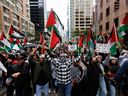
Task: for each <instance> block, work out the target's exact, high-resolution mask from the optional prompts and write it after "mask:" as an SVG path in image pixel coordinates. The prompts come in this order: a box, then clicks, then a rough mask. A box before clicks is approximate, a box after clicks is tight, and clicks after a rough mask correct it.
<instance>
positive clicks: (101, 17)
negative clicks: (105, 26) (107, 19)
mask: <svg viewBox="0 0 128 96" xmlns="http://www.w3.org/2000/svg"><path fill="white" fill-rule="evenodd" d="M102 19H103V12H101V13H100V20H102Z"/></svg>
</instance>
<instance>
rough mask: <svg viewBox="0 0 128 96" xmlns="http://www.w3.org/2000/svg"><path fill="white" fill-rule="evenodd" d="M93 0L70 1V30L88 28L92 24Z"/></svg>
mask: <svg viewBox="0 0 128 96" xmlns="http://www.w3.org/2000/svg"><path fill="white" fill-rule="evenodd" d="M92 7H93V0H70V1H69V12H68V14H69V15H68V17H69V20H70V21H69V23H68V24H69V25H70V26H69V28H68V29H69V31H71V32H73V31H75V30H80V31H84V30H86V29H87V30H88V29H89V28H90V25H92V17H93V16H92ZM71 34H72V33H71Z"/></svg>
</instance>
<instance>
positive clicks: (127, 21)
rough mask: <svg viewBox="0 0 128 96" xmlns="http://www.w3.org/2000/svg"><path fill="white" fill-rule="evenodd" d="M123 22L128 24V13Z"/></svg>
mask: <svg viewBox="0 0 128 96" xmlns="http://www.w3.org/2000/svg"><path fill="white" fill-rule="evenodd" d="M121 24H128V15H126V16H125V17H124V19H123V20H122V23H121Z"/></svg>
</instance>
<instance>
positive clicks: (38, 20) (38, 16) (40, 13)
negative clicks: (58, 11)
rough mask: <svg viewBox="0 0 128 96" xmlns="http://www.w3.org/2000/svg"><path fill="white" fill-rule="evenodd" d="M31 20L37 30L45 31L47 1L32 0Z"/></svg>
mask: <svg viewBox="0 0 128 96" xmlns="http://www.w3.org/2000/svg"><path fill="white" fill-rule="evenodd" d="M30 13H31V21H32V22H33V23H34V24H35V30H36V32H37V31H39V32H44V28H45V23H46V18H47V16H46V14H47V13H46V1H45V0H30Z"/></svg>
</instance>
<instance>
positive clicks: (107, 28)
mask: <svg viewBox="0 0 128 96" xmlns="http://www.w3.org/2000/svg"><path fill="white" fill-rule="evenodd" d="M106 30H109V22H107V23H106Z"/></svg>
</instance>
